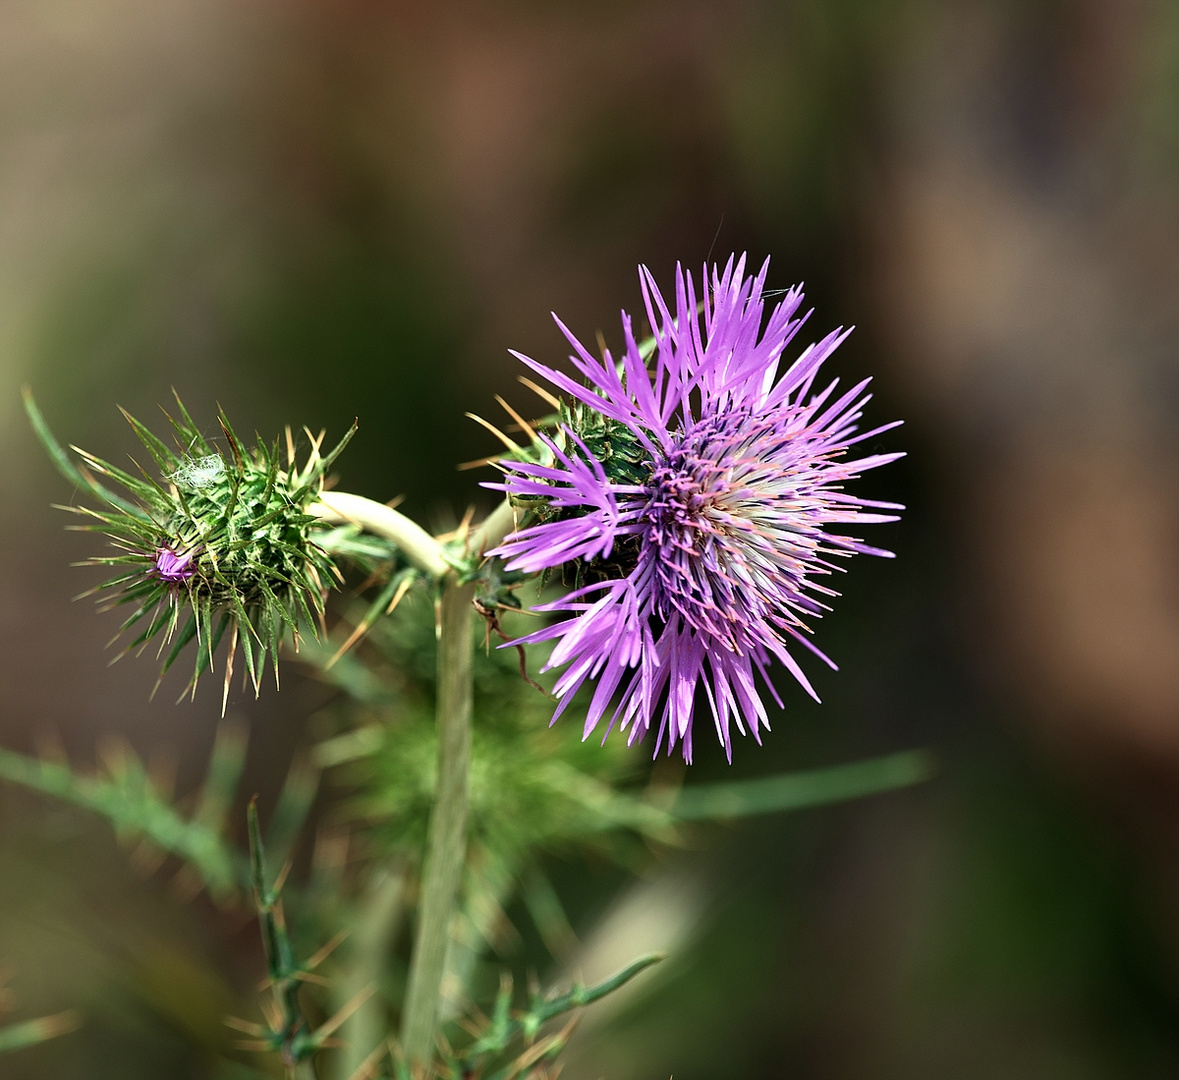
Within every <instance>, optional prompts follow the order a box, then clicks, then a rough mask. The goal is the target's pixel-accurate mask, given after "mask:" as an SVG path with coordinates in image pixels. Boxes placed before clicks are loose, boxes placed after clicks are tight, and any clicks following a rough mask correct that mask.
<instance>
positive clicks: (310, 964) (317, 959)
mask: <svg viewBox="0 0 1179 1080" xmlns="http://www.w3.org/2000/svg"><path fill="white" fill-rule="evenodd" d="M350 933H352V931H351V929H350V928H347V927H345V928H344V929H343V930H341V931H340V932H339V933H338V934H337V935H336V936H335V937H334V938H332V940H331V941H329V942H328V943H327V944H326V945H325V946H324V947H323V948H322V949H320V950H319V952H317V953H316V954H315V955H314V956H312V957H311V958H310V959H309V960H308V961H307V963H306V964H305V965H304V967H306V968H307V970H308V971H314V970H315V969H316V968H317V967H319V965H320V964H322V963H323V962H324V961H325V960H326V959H327V958H328V957H329V956H331V954H332V953H333V952H335V951H336V949H338V948H339V947H340V944H341V943H342V942H343V941H345V940H346V939H347V937H348V935H349V934H350Z"/></svg>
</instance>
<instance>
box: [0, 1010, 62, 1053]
mask: <svg viewBox="0 0 1179 1080" xmlns="http://www.w3.org/2000/svg"><path fill="white" fill-rule="evenodd" d="M80 1023H81V1018H80V1017H79V1015H78V1014H77V1013H76V1012H63V1013H58V1014H57V1015H56V1016H42V1017H40V1018H39V1019H37V1020H25V1021H22V1022H21V1023H19V1024H9V1025H8V1027H4V1028H0V1054H7V1053H9V1052H10V1051H13V1050H23V1049H24V1048H25V1047H26V1046H36V1045H37V1043H43V1042H45V1041H46V1040H47V1039H53V1038H56V1037H57V1036H58V1035H64V1034H66V1032H69V1031H74V1030H75V1029H76V1028H77V1027H78V1026H79V1025H80Z"/></svg>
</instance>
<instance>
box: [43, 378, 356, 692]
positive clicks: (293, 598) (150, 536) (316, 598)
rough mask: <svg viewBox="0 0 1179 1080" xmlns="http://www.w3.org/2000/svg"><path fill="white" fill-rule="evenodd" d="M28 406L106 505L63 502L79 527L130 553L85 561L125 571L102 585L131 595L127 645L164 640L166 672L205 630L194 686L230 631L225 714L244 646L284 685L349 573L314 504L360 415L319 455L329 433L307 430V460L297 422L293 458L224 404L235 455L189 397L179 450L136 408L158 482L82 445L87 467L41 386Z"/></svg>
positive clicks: (56, 456)
mask: <svg viewBox="0 0 1179 1080" xmlns="http://www.w3.org/2000/svg"><path fill="white" fill-rule="evenodd" d="M25 404H26V408H27V410H28V413H29V418H30V420H31V421H32V423H33V427H34V429H35V430H36V432H37V434H38V436H39V437H40V439H41V441H42V443H43V444H44V445H45V447H46V449H47V450H48V451H49V454H50V456H51V457H52V458H53V460H54V462H55V464H56V465H57V466H58V469H59V470H60V471H61V472H62V473H63V474H64V475H65V476H66V477H67V479H69V480H71V481H72V482H73V483H74V484H75V485H77V486H78V487H79V488H82V489H83V490H85V491H89V492H90V493H91V494H93V495H94V496H96V497H97V498H98V499H99V500H100V502H101V503H102V504H103V505H102V507H101V508H100V509H91V508H89V507H82V506H77V507H74V506H71V507H65V508H64V509H68V510H70V511H72V512H74V513H78V514H81V515H83V516H85V517H87V518H88V519H89V520H90V523H89V524H87V525H84V526H80V528H82V529H85V530H87V531H92V532H100V533H104V534H105V535H106V536H107V537H109V538H110V540H111V543H112V545H113V546H114V547H115V548H116V549H117V554H115V555H107V556H100V557H95V558H92V559H89V560H87V562H86V565H93V566H108V567H115V568H117V570H118V573H117V574H116V575H115V576H114V577H112V578H110V579H109V580H108V581H105V582H103V583H102V584H101V585H99V586H97V588H95V589H93V590H91V592H92V593H97V594H98V595H99V596H100V598H101V600H102V601H103V606H104V609H106V608H112V607H118V606H122V605H132V607H133V610H132V612H131V614H130V615H129V617H128V618H127V619H126V620H125V621H124V622H123V624H122V626H121V627H120V628H119V635H117V636H123V635H134V636H133V638H132V640H131V641H130V642H129V644H128V645H127V647H126V648H125V649H124V651H123V654H125V653H126V652H129V651H131V650H133V649H137V648H142V647H144V646H146V645H147V643H148V642H150V641H152V640H153V639H156V638H159V639H160V647H159V651H160V654H161V655H163V667H162V670H161V672H160V675H161V678H162V677H163V674H164V672H166V671H167V670H168V669H169V668H170V667H171V666H172V664H173V662H174V661H175V660H176V658H177V657H178V656H179V655H180V653H181V651H183V649H184V648H185V646H186V645H188V643H189V642H191V641H193V640H194V639H195V640H196V641H197V652H196V661H195V666H194V669H193V674H192V679H191V680H190V682H189V686H188V689H189V690H190V691H191V692H193V693H195V691H196V684H197V680H198V679H199V678H200V676H201V674H202V672H203V671H204V670H205V669H206V668H208V669H210V670H211V669H212V667H213V655H214V653H215V651H216V649H217V647H218V645H219V644H220V642H221V639H222V638H223V637H224V636H225V634H226V632H227V631H228V633H229V649H228V653H227V658H226V663H225V669H226V670H225V681H224V689H223V693H222V705H221V707H222V711H224V709H225V701H226V698H227V696H228V693H229V683H230V680H231V678H232V676H233V666H234V658H235V656H236V654H237V650H238V646H239V645H240V646H241V650H242V654H243V656H244V658H245V664H246V671H247V673H248V675H249V678H250V681H251V682H252V684H253V686H254V693H255V695H256V694H257V693H258V688H259V682H260V677H261V672H262V670H263V667H264V665H265V663H266V658H267V656H269V657H270V658H271V659H272V662H273V665H274V674H275V682H276V683H277V681H278V651H279V646H280V644H281V642H282V640H283V638H284V636H286V635H287V634H288V633H289V634H290V636H291V638H292V639H293V641H294V642H295V645H296V647H297V646H298V642H299V635H300V632H301V629H302V628H309V629H310V631H311V632H312V633H316V632H317V623H318V622H319V621H320V619H321V617H322V614H323V602H324V596H325V595H326V593H327V590H328V588H329V584H330V582H331V580H332V578H333V577H336V576H338V571H337V569H336V566H335V564H334V563H333V562H332V559H331V558H330V556H329V555H328V554H327V552H326V551H324V550H323V549H322V548H321V547H319V546H318V545H317V544H316V542H315V529H316V526H317V525H318V524H319V519H318V518H316V517H315V516H313V515H312V514H310V513H308V510H309V508H310V507H311V505H312V504H313V503H314V502H316V500H317V499H318V497H319V494H320V492H321V491H322V490H323V480H324V475H325V474H326V472H327V470H328V469H329V468H330V466H331V464H332V462H333V461H335V459H336V458H337V456H338V455H339V454H340V452H341V451H342V450H343V449H344V447H345V446H346V445H347V443H348V441H349V439H351V437H352V434H353V432H354V431H355V430H356V426H355V424H354V425H353V427H352V430H351V431H349V432H348V434H347V435H345V436H344V438H343V439H342V440H341V441H340V443H339V445H337V446H336V447H335V449H333V450H332V451H331V452H330V453H328V454H321V453H320V445H321V442H322V439H323V436H322V434H321V435H320V436H319V437H318V438H315V437H312V436H311V433H310V432H308V433H307V434H308V438H309V439H310V440H311V448H310V451H309V453H308V455H307V459H306V461H305V462H304V464H303V465H302V467H298V466H297V465H296V460H295V446H294V440H293V439H292V437H291V432H290V429H289V428H288V429H287V433H286V447H285V450H286V452H285V455H284V454H283V453H282V447H281V445H280V443H279V442H278V440H276V441H275V442H274V444H273V445H271V446H267V445H266V444H264V443H261V442H260V443H259V444H258V445H257V446H256V447H255V448H254V449H252V450H246V449H245V448H244V447H243V446H242V444H241V442H240V440H239V439H238V438H237V436H236V435H235V434H234V432H233V429H232V428H231V427H230V425H229V421H228V420H227V419H226V417H225V414H224V412H222V413H220V415H219V416H218V422H219V424H220V427H221V432H222V435H223V437H224V442H225V445H226V447H227V450H228V454H225V453H222V452H221V451H219V450H218V449H216V448H215V447H213V446H212V445H210V444H209V443H208V442H207V441H206V440H205V438H204V437H203V436H202V434H201V432H200V430H199V429H198V428H197V427H196V425H195V424H194V423H193V421H192V418H191V417H190V416H189V414H188V411H187V410H186V409H185V407H184V405H183V403H182V402H181V401H180V398H179V397H177V399H176V404H177V407H178V412H179V418H178V419H177V418H174V417H172V416H170V415H168V413H167V412H165V414H164V415H165V416H167V418H168V421H169V423H170V424H171V425H172V429H173V437H174V439H175V443H176V447H177V449H176V450H173V449H172V448H170V447H169V446H168V445H167V444H166V443H164V442H163V441H162V440H161V439H159V438H157V437H156V436H155V435H153V434H152V433H151V432H150V431H149V430H148V429H147V428H146V427H144V425H143V424H141V423H140V422H139V421H138V420H136V419H135V418H134V417H133V416H131V415H130V414H128V413H127V412H125V411H124V413H123V415H124V416H126V417H127V421H128V422H129V423H130V424H131V427H132V429H133V430H134V431H135V434H136V435H137V436H138V437H139V440H140V442H142V443H143V445H144V447H145V448H146V449H147V452H148V453H149V454H150V455H151V458H152V460H153V461H154V463H155V466H156V468H157V469H158V470H159V474H160V475H159V478H158V479H157V478H155V477H153V476H152V475H151V474H150V473H149V472H148V471H147V470H146V469H144V468H143V467H142V466H140V465H139V464H138V463H137V462H136V463H135V464H136V468H137V469H138V471H139V474H140V475H139V476H135V475H132V474H131V473H128V472H125V471H124V470H122V469H119V468H116V467H115V466H114V465H111V464H110V463H109V462H106V461H103V460H102V459H101V458H98V457H95V456H94V455H93V454H90V453H87V452H86V451H84V450H78V449H77V448H76V447H73V448H72V449H74V450H75V452H76V453H77V454H78V456H79V457H80V459H81V462H82V468H80V469H79V468H78V467H77V466H75V465H74V463H73V461H72V460H71V459H70V458H69V456H68V455H67V454H66V453H65V451H64V450H63V449H62V448H61V446H60V445H59V444H58V443H57V441H56V440H55V439H54V438H53V435H52V434H51V433H50V432H49V429H48V427H47V426H46V424H45V421H44V420H43V418H42V417H41V414H40V412H39V411H38V410H37V407H36V404H35V403H34V402H33V400H32V397H31V395H29V394H28V393H26V396H25ZM284 457H285V461H284ZM98 477H101V478H103V479H98ZM105 481H113V482H114V483H115V484H117V485H119V486H120V487H121V488H123V489H124V490H125V491H126V492H127V493H128V494H129V495H130V498H125V497H124V496H122V495H120V494H117V493H116V492H115V491H112V490H110V488H108V487H107V486H106V483H105ZM169 645H170V646H171V647H170V649H169V651H168V652H167V654H166V655H164V650H165V648H167V647H168V646H169ZM123 654H120V655H123ZM158 685H159V684H158V683H157V686H158Z"/></svg>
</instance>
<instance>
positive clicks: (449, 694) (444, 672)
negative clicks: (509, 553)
mask: <svg viewBox="0 0 1179 1080" xmlns="http://www.w3.org/2000/svg"><path fill="white" fill-rule="evenodd" d="M474 594H475V586H474V585H473V584H468V585H460V584H458V583H457V582H456V581H455V579H454V577H453V576H452V577H449V578H447V579H446V581H445V583H444V585H443V592H442V608H441V614H440V616H439V619H440V623H439V639H438V698H437V706H436V707H437V720H438V787H437V790H436V792H435V795H434V806H433V809H432V810H431V813H430V824H429V829H428V832H427V835H426V857H425V865H424V868H423V873H422V892H421V901H420V903H419V906H418V925H417V935H416V937H415V939H414V949H413V957H412V960H411V962H410V972H409V986H408V988H407V990H406V1002H405V1013H404V1016H403V1018H402V1028H401V1045H402V1050H403V1052H404V1054H405V1058H406V1060H407V1061H408V1062H410V1063H411V1064H412V1063H414V1062H419V1063H425V1062H428V1061H429V1060H430V1057H431V1054H432V1052H433V1049H434V1037H435V1029H436V1027H437V1023H438V1011H439V997H440V994H441V990H442V977H443V974H444V972H445V969H446V951H447V946H448V944H449V942H450V928H451V923H452V922H453V919H454V911H455V906H456V902H457V899H458V889H459V884H460V881H461V879H462V872H463V863H464V861H465V859H466V847H467V773H468V767H469V764H470V758H471V700H472V685H471V665H472V656H473V653H474V633H473V631H474V627H473V626H472V611H473V608H472V606H471V601H472V599H473V597H474Z"/></svg>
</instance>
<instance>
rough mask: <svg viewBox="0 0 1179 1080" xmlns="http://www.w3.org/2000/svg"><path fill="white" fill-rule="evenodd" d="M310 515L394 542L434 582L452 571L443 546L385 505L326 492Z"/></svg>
mask: <svg viewBox="0 0 1179 1080" xmlns="http://www.w3.org/2000/svg"><path fill="white" fill-rule="evenodd" d="M309 512H310V513H312V514H315V515H316V517H321V518H323V519H324V520H325V521H330V522H332V523H333V524H343V523H346V522H351V523H353V524H355V525H359V526H361V528H363V529H367V530H368V531H369V532H371V533H375V534H376V535H377V536H383V537H384V538H385V539H386V540H392V541H393V543H395V544H396V545H397V546H398V547H399V548H400V549H401V552H402V554H403V555H405V557H406V558H407V559H409V561H410V562H411V563H413V564H414V565H415V566H416V567H417V568H418V569H419V570H424V571H425V572H426V573H427V574H429V575H430V577H432V578H441V577H443V576H444V575H445V574H446V572H447V571H448V570H449V569H450V566H449V565H448V564H447V562H446V560H445V559H443V558H442V545H441V544H439V543H438V541H437V540H435V539H434V537H432V536H431V535H430V534H429V533H428V532H426V530H425V529H423V528H422V527H421V526H420V525H419V524H418V523H417V522H416V521H414V520H412V519H411V518H407V517H406V516H405V515H404V514H400V513H398V512H397V511H396V510H394V509H393V508H392V507H391V506H386V505H385V504H384V503H379V502H376V501H375V500H373V499H366V498H365V497H364V496H363V495H352V494H350V493H348V492H346V491H324V492H321V494H320V496H319V502H318V503H315V504H314V505H313V506H312V507H311V508H310V511H309Z"/></svg>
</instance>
